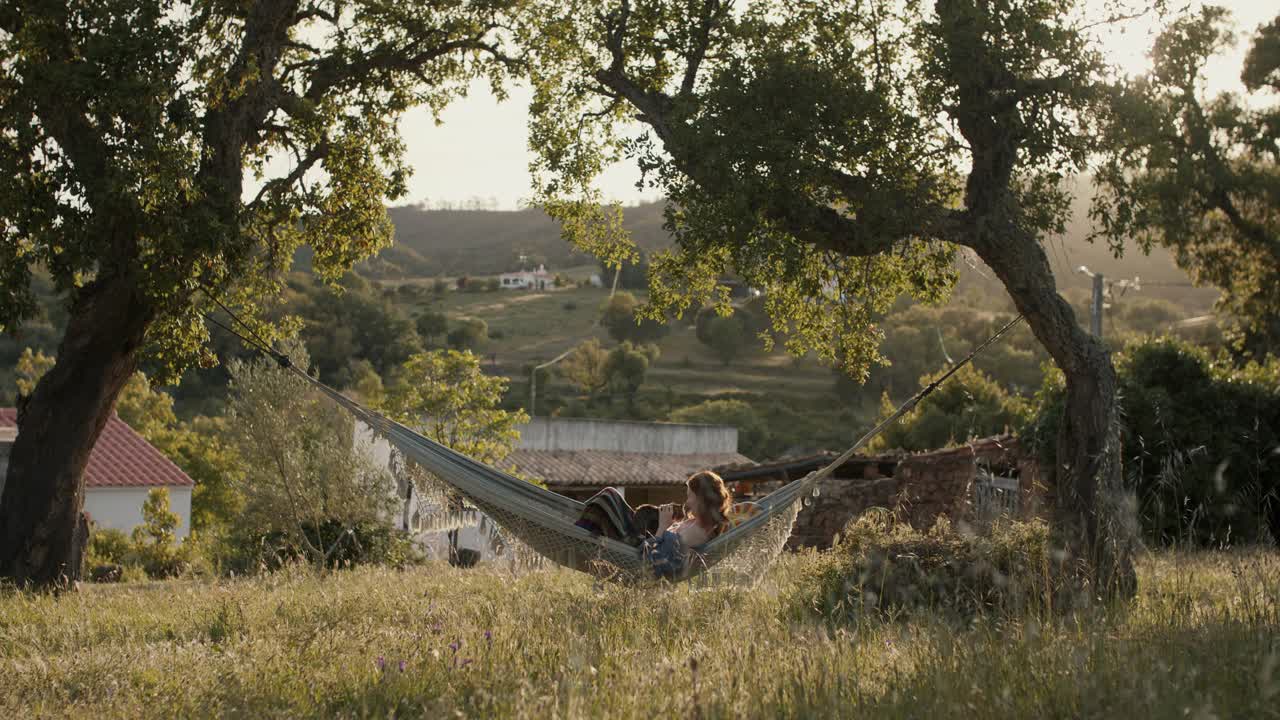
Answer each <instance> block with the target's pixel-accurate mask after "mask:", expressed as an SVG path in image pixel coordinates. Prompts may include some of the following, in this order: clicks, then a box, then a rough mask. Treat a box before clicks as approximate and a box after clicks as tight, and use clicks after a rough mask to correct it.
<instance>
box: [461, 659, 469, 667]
mask: <svg viewBox="0 0 1280 720" xmlns="http://www.w3.org/2000/svg"><path fill="white" fill-rule="evenodd" d="M470 664H471V658H462V664H461V665H459V666H458V667H466V666H468V665H470Z"/></svg>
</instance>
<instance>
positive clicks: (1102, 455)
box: [975, 223, 1137, 597]
mask: <svg viewBox="0 0 1280 720" xmlns="http://www.w3.org/2000/svg"><path fill="white" fill-rule="evenodd" d="M993 230H994V231H991V232H983V233H981V235H980V237H981V240H980V241H979V242H977V243H975V249H977V250H978V254H979V255H980V256H981V257H982V259H983V261H984V262H986V263H987V265H988V266H990V267H991V269H992V270H993V271H994V272H995V273H996V275H997V276H998V277H999V278H1000V280H1001V281H1002V282H1003V283H1004V286H1005V288H1006V289H1007V290H1008V291H1009V295H1010V296H1011V297H1012V298H1013V301H1014V304H1015V305H1016V306H1017V308H1018V310H1019V312H1021V313H1022V314H1023V315H1025V316H1026V319H1027V322H1028V324H1029V325H1030V326H1031V330H1032V332H1033V333H1035V336H1036V338H1037V339H1039V341H1040V342H1041V343H1042V344H1043V345H1044V347H1045V349H1047V350H1048V351H1049V354H1050V356H1052V357H1053V360H1054V362H1055V363H1056V364H1057V365H1058V367H1059V368H1060V369H1061V370H1062V372H1063V374H1064V376H1065V377H1066V406H1065V409H1064V416H1063V418H1062V424H1061V427H1060V432H1059V436H1058V447H1057V462H1056V463H1055V464H1054V467H1052V468H1049V469H1048V473H1047V477H1046V480H1047V481H1048V483H1049V486H1050V488H1051V489H1052V491H1053V505H1054V514H1055V516H1056V520H1057V523H1056V529H1057V531H1058V532H1060V533H1061V536H1060V537H1061V540H1062V541H1063V542H1064V544H1065V545H1066V549H1067V550H1068V552H1070V553H1071V554H1072V556H1073V557H1074V558H1075V559H1076V560H1077V561H1082V562H1083V563H1084V565H1085V567H1086V569H1087V571H1088V572H1089V574H1090V576H1091V580H1092V582H1093V584H1094V587H1093V591H1094V595H1095V596H1102V597H1114V596H1121V597H1126V596H1131V595H1132V594H1133V593H1134V592H1135V591H1136V590H1137V577H1136V575H1135V573H1134V569H1133V551H1134V549H1135V547H1136V545H1137V525H1136V510H1135V505H1134V502H1133V500H1132V496H1131V493H1129V492H1128V491H1127V490H1126V489H1125V487H1124V482H1123V474H1122V472H1121V463H1120V425H1119V417H1118V415H1117V395H1116V372H1115V368H1114V367H1113V366H1112V364H1111V354H1110V351H1108V349H1107V348H1106V346H1105V345H1104V344H1103V343H1102V341H1101V340H1100V339H1098V338H1096V337H1093V336H1092V335H1089V334H1088V333H1086V332H1085V331H1084V329H1083V328H1081V327H1080V324H1079V323H1078V322H1077V321H1076V317H1075V313H1074V312H1073V311H1072V309H1071V306H1070V305H1069V304H1068V303H1067V301H1066V300H1064V299H1063V298H1062V296H1061V295H1059V294H1058V292H1057V289H1056V285H1055V283H1054V279H1053V273H1052V271H1051V270H1050V269H1049V260H1048V257H1047V256H1046V255H1045V252H1044V248H1043V247H1042V246H1041V245H1040V243H1039V242H1038V241H1037V240H1036V238H1035V237H1034V236H1033V235H1031V234H1030V233H1028V232H1026V231H1024V230H1021V229H1018V228H1016V227H1014V226H1013V225H1012V223H1009V224H1007V225H1005V226H1004V227H1001V228H999V229H993Z"/></svg>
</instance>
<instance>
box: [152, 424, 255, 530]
mask: <svg viewBox="0 0 1280 720" xmlns="http://www.w3.org/2000/svg"><path fill="white" fill-rule="evenodd" d="M227 423H228V421H227V419H226V418H224V417H213V418H209V417H197V418H195V419H194V420H192V421H191V422H190V423H188V424H187V425H186V432H184V433H183V434H182V436H181V441H180V442H177V443H175V444H173V445H171V446H170V448H169V450H168V451H167V452H168V454H169V458H170V459H171V460H173V461H174V463H176V464H177V465H178V467H180V468H182V471H183V472H185V473H186V474H187V475H188V476H189V477H190V478H191V479H192V480H194V481H195V488H194V489H193V490H192V493H191V530H192V532H193V533H198V534H201V535H211V536H212V535H216V534H220V533H223V532H226V530H227V529H228V528H230V527H232V526H233V525H234V524H235V522H236V520H237V519H238V518H239V517H240V513H241V512H243V511H244V506H245V497H244V477H245V474H244V470H243V468H244V465H243V462H242V460H241V458H240V456H239V454H238V453H237V451H236V448H235V446H234V445H233V444H232V443H231V442H230V441H229V440H228V435H229V433H228V428H227Z"/></svg>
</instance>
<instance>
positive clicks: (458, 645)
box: [449, 639, 462, 653]
mask: <svg viewBox="0 0 1280 720" xmlns="http://www.w3.org/2000/svg"><path fill="white" fill-rule="evenodd" d="M449 649H450V650H452V651H454V652H455V653H456V652H458V651H459V650H461V649H462V640H461V639H459V640H454V641H453V642H451V643H449Z"/></svg>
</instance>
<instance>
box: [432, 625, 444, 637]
mask: <svg viewBox="0 0 1280 720" xmlns="http://www.w3.org/2000/svg"><path fill="white" fill-rule="evenodd" d="M431 632H433V633H435V634H436V635H439V634H440V633H442V632H444V625H442V624H441V623H436V624H434V625H432V626H431Z"/></svg>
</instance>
